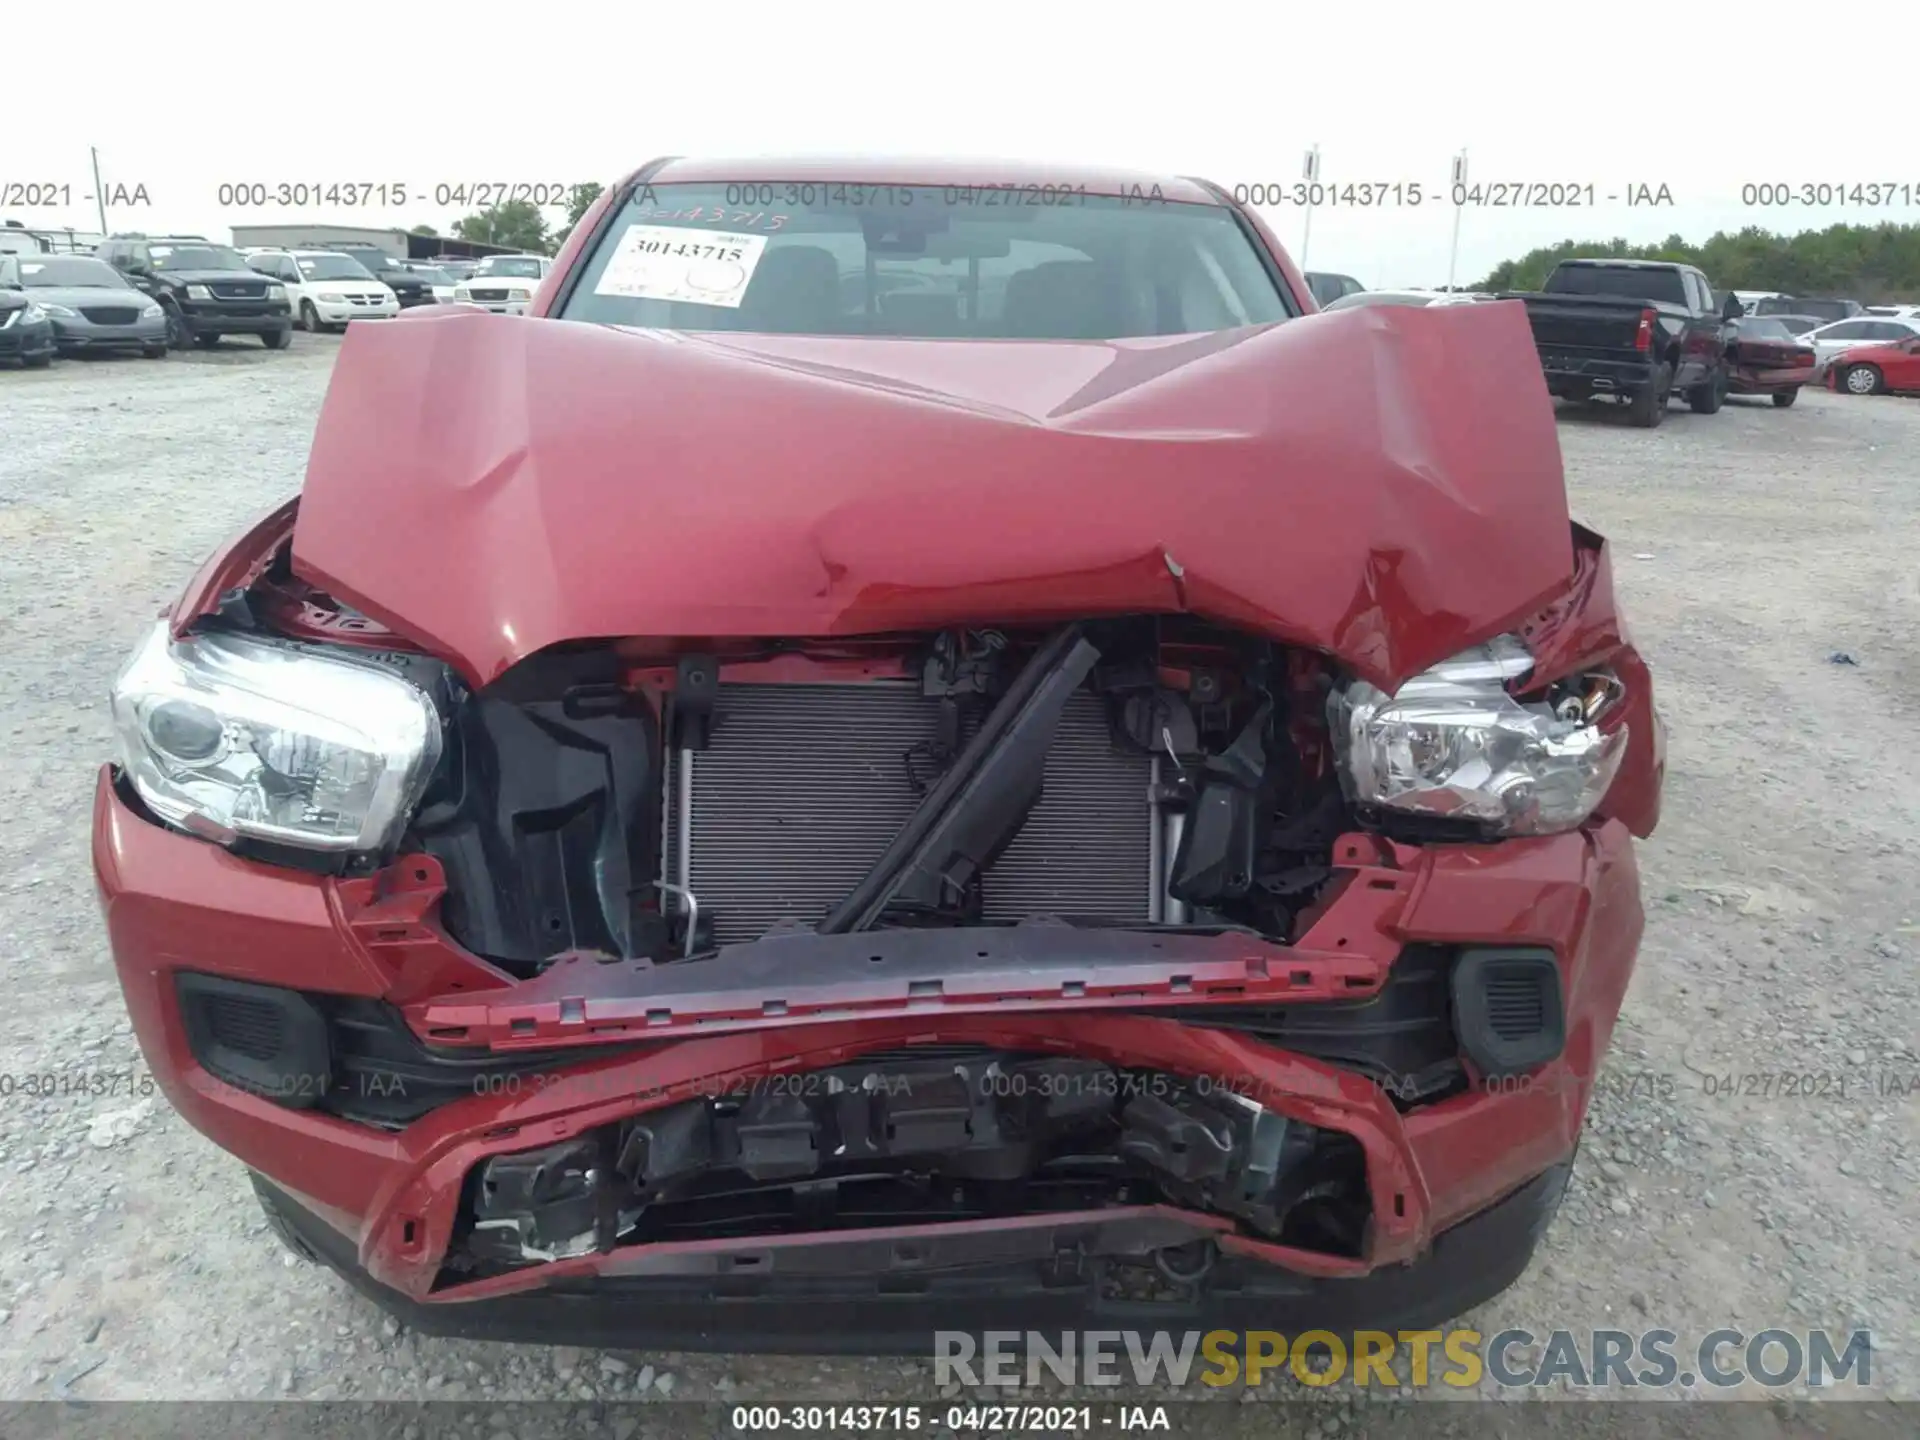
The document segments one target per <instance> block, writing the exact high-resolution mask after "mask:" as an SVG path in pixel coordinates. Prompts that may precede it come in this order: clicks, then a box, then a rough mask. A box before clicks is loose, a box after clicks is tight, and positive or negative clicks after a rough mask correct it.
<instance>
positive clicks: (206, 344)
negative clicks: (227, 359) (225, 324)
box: [193, 330, 220, 350]
mask: <svg viewBox="0 0 1920 1440" xmlns="http://www.w3.org/2000/svg"><path fill="white" fill-rule="evenodd" d="M193 343H194V344H196V345H198V346H199V347H200V348H201V349H202V350H211V349H212V348H213V347H214V346H216V345H218V344H219V343H220V332H219V331H218V330H214V331H209V332H206V333H203V334H199V335H196V336H194V337H193Z"/></svg>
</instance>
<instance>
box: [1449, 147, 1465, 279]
mask: <svg viewBox="0 0 1920 1440" xmlns="http://www.w3.org/2000/svg"><path fill="white" fill-rule="evenodd" d="M1453 183H1454V185H1456V186H1460V185H1465V184H1466V183H1467V152H1466V151H1465V150H1464V149H1462V150H1461V152H1460V153H1459V154H1458V155H1456V156H1454V157H1453ZM1447 198H1448V199H1449V200H1451V199H1452V198H1453V192H1452V191H1451V190H1449V191H1448V192H1447ZM1466 208H1467V207H1466V206H1464V205H1455V206H1454V207H1453V249H1452V250H1451V251H1450V252H1448V255H1447V289H1448V290H1452V289H1453V277H1454V273H1455V271H1456V270H1457V269H1458V268H1459V265H1460V212H1461V211H1463V210H1465V209H1466Z"/></svg>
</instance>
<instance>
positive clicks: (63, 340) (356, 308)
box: [0, 235, 553, 367]
mask: <svg viewBox="0 0 1920 1440" xmlns="http://www.w3.org/2000/svg"><path fill="white" fill-rule="evenodd" d="M552 265H553V261H552V260H551V259H550V258H548V257H547V256H544V255H493V256H488V257H487V258H486V259H484V260H480V261H447V262H445V263H443V264H434V265H428V264H423V263H420V262H417V261H408V260H399V259H396V258H394V257H393V256H391V255H389V254H387V253H386V252H385V251H384V250H381V249H379V248H378V247H377V246H372V245H340V246H336V247H333V248H331V249H326V250H293V249H279V248H249V249H247V250H244V251H242V250H238V249H235V248H234V247H232V246H230V245H221V244H217V243H215V242H213V241H210V240H208V239H206V237H204V236H201V235H137V236H136V235H116V236H113V237H110V238H109V239H107V240H104V241H102V242H101V243H100V244H99V245H97V246H96V247H95V249H94V253H93V254H92V255H81V254H54V253H47V252H44V251H40V250H37V249H36V250H33V251H23V252H20V253H13V252H0V360H16V361H18V362H20V363H21V364H23V365H28V366H36V367H37V366H43V365H46V364H49V363H50V362H51V361H52V360H53V359H54V357H55V356H57V355H61V354H70V355H77V354H85V353H97V352H110V351H137V352H138V353H140V354H142V355H145V356H146V357H148V358H149V359H154V360H158V359H163V358H165V356H166V354H167V352H168V351H169V350H170V349H173V350H177V349H184V348H185V347H187V346H188V345H198V346H201V347H203V348H210V347H212V346H213V345H216V344H218V343H219V342H220V341H221V340H222V339H223V338H225V337H226V336H229V335H257V336H258V337H259V338H260V343H261V344H263V345H265V346H266V347H267V348H268V349H270V350H279V349H284V348H285V346H286V344H287V342H288V339H289V337H290V336H291V334H292V332H293V329H294V327H295V326H296V325H297V326H299V327H300V328H301V329H303V330H308V331H311V332H313V333H316V334H318V333H320V332H322V331H329V330H339V329H342V328H344V327H345V326H346V325H348V324H349V323H351V322H352V321H355V320H384V319H391V318H392V317H394V316H395V315H398V314H399V313H400V312H401V311H402V310H406V309H411V308H413V307H414V306H419V305H435V304H441V305H446V304H453V303H456V302H459V303H465V304H472V305H478V306H481V307H482V308H485V309H488V310H492V311H495V312H497V313H503V314H514V315H518V314H523V313H524V312H525V311H526V308H527V306H528V304H529V303H530V302H531V300H532V298H533V292H534V290H535V289H536V288H538V286H539V284H540V282H541V281H542V280H543V279H545V278H546V275H547V272H548V271H549V270H550V269H551V268H552Z"/></svg>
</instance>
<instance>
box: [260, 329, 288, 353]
mask: <svg viewBox="0 0 1920 1440" xmlns="http://www.w3.org/2000/svg"><path fill="white" fill-rule="evenodd" d="M292 338H293V327H292V326H291V325H289V326H287V328H286V329H284V330H269V331H267V332H266V333H265V334H264V335H262V336H261V337H260V343H261V344H262V345H264V346H266V347H267V348H268V349H269V350H284V349H286V348H287V342H288V341H289V340H291V339H292Z"/></svg>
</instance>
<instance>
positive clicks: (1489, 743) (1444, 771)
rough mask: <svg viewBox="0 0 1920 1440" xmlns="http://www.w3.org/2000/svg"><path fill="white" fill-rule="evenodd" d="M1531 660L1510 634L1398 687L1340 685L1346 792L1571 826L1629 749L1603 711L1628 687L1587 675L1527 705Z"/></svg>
mask: <svg viewBox="0 0 1920 1440" xmlns="http://www.w3.org/2000/svg"><path fill="white" fill-rule="evenodd" d="M1532 668H1533V656H1532V655H1531V654H1530V653H1529V652H1528V650H1527V647H1526V646H1525V645H1524V644H1523V643H1522V642H1521V640H1520V639H1519V637H1517V636H1513V635H1502V636H1499V637H1497V638H1496V639H1494V640H1493V641H1491V642H1489V643H1488V644H1486V645H1478V646H1475V647H1474V648H1473V649H1471V650H1466V651H1462V652H1461V653H1460V654H1458V655H1456V656H1454V657H1453V658H1452V659H1450V660H1443V661H1441V662H1440V664H1438V665H1436V666H1434V667H1433V668H1432V669H1431V670H1428V671H1426V672H1425V673H1423V674H1420V675H1416V676H1414V677H1413V678H1412V679H1411V680H1409V681H1407V682H1406V683H1405V684H1404V685H1402V686H1401V687H1400V689H1399V690H1398V691H1396V692H1395V693H1394V694H1392V695H1387V694H1385V693H1383V692H1382V691H1380V690H1377V689H1375V688H1374V687H1373V686H1372V685H1369V684H1367V683H1366V682H1365V681H1359V680H1356V681H1353V682H1351V683H1349V684H1347V685H1345V686H1343V687H1341V688H1339V689H1336V690H1335V691H1334V693H1333V695H1332V696H1331V697H1330V698H1329V700H1328V703H1327V718H1328V723H1329V727H1330V729H1331V730H1332V733H1333V742H1334V748H1335V752H1336V754H1337V756H1338V759H1339V762H1340V765H1339V768H1340V781H1341V785H1342V787H1343V788H1344V789H1345V790H1346V793H1347V798H1348V799H1349V800H1351V801H1352V802H1353V803H1355V804H1357V805H1370V806H1378V807H1381V808H1383V809H1386V810H1390V811H1403V812H1410V813H1413V814H1416V815H1425V816H1429V817H1451V818H1456V819H1461V820H1468V821H1472V822H1475V823H1476V824H1478V825H1481V826H1486V827H1490V828H1492V829H1494V830H1497V831H1498V832H1500V833H1501V834H1506V835H1547V834H1552V833H1554V832H1556V831H1561V830H1571V829H1572V828H1573V827H1574V826H1576V825H1578V824H1580V823H1581V822H1582V821H1583V820H1585V819H1586V818H1587V817H1588V816H1589V815H1591V814H1592V813H1593V809H1594V807H1595V806H1596V805H1598V804H1599V803H1600V801H1601V799H1602V798H1604V796H1605V795H1606V793H1607V787H1608V786H1609V785H1611V784H1612V783H1613V777H1614V774H1615V772H1617V771H1618V770H1619V768H1620V761H1621V758H1622V756H1624V755H1625V754H1626V748H1627V727H1626V726H1625V725H1620V726H1617V727H1615V728H1614V729H1611V730H1606V731H1603V730H1601V729H1600V728H1599V726H1598V725H1597V724H1595V723H1594V722H1595V721H1596V720H1597V719H1598V718H1599V717H1600V715H1601V714H1602V713H1603V712H1604V711H1605V710H1607V709H1608V708H1609V707H1610V706H1611V704H1612V703H1613V702H1614V701H1615V700H1616V699H1617V698H1618V696H1619V682H1618V681H1616V680H1613V679H1612V677H1610V676H1603V675H1601V676H1582V677H1580V678H1579V679H1578V680H1575V681H1570V682H1567V684H1566V685H1563V686H1561V687H1557V690H1558V691H1559V692H1560V693H1557V694H1556V695H1553V696H1550V697H1549V698H1548V700H1546V701H1541V702H1536V703H1532V704H1522V703H1521V702H1520V701H1518V700H1516V699H1514V698H1513V696H1511V695H1509V694H1508V693H1507V691H1506V687H1505V682H1506V681H1507V680H1510V679H1517V678H1519V677H1520V676H1523V675H1525V674H1526V673H1527V672H1528V671H1530V670H1531V669H1532Z"/></svg>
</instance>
